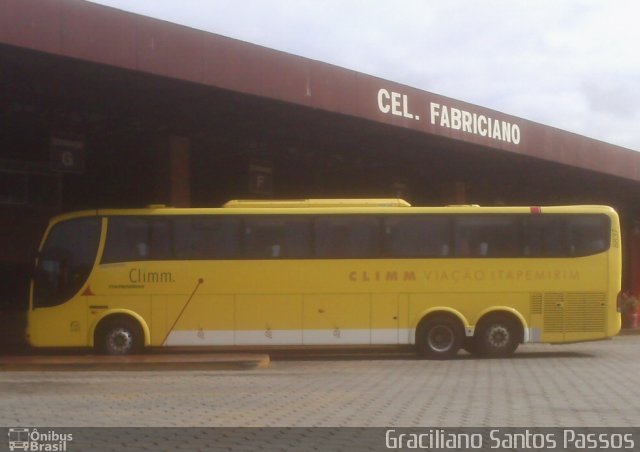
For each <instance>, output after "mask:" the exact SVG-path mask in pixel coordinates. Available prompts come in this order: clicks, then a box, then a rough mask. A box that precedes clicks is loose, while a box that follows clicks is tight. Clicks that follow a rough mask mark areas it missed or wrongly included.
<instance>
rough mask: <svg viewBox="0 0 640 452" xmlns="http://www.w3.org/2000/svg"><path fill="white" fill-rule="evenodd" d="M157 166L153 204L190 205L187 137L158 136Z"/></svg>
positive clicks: (189, 163) (189, 166)
mask: <svg viewBox="0 0 640 452" xmlns="http://www.w3.org/2000/svg"><path fill="white" fill-rule="evenodd" d="M156 155H157V159H158V160H157V167H156V181H155V196H154V202H153V203H154V204H167V205H169V206H172V207H189V206H191V142H190V140H189V138H185V137H179V136H173V135H171V136H168V137H162V138H160V140H159V142H158V146H157V147H156Z"/></svg>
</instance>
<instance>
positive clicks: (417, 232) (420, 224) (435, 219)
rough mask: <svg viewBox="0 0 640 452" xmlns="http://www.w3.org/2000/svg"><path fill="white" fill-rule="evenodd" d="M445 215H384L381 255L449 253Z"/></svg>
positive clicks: (418, 255) (432, 255)
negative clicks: (382, 252)
mask: <svg viewBox="0 0 640 452" xmlns="http://www.w3.org/2000/svg"><path fill="white" fill-rule="evenodd" d="M449 224H450V221H449V218H448V217H446V216H443V215H438V216H436V215H424V216H389V217H387V218H385V227H384V231H385V234H384V243H383V245H384V255H385V256H388V257H445V256H448V255H449V235H450V232H449V230H450V227H449Z"/></svg>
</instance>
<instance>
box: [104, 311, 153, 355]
mask: <svg viewBox="0 0 640 452" xmlns="http://www.w3.org/2000/svg"><path fill="white" fill-rule="evenodd" d="M95 348H96V351H97V352H98V353H101V354H104V355H132V354H136V353H141V352H142V350H143V348H144V342H143V338H142V330H141V328H140V326H139V325H138V323H137V322H136V321H135V320H133V319H130V318H125V317H122V318H116V319H107V320H105V321H104V323H102V324H100V325H99V326H98V329H97V331H96V337H95Z"/></svg>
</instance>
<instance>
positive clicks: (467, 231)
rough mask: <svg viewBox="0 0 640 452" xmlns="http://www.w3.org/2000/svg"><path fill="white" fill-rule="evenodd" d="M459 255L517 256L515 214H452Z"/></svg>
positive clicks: (518, 227)
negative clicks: (454, 216) (456, 215)
mask: <svg viewBox="0 0 640 452" xmlns="http://www.w3.org/2000/svg"><path fill="white" fill-rule="evenodd" d="M454 231H455V232H454V233H455V253H456V256H459V257H469V256H474V257H520V256H521V255H522V248H521V246H520V239H519V231H520V223H519V219H518V217H517V216H515V215H460V216H458V217H456V218H455V227H454Z"/></svg>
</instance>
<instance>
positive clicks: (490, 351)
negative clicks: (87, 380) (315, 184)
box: [27, 199, 621, 359]
mask: <svg viewBox="0 0 640 452" xmlns="http://www.w3.org/2000/svg"><path fill="white" fill-rule="evenodd" d="M620 279H621V245H620V226H619V221H618V216H617V214H616V212H615V211H614V210H613V209H612V208H610V207H605V206H565V207H478V206H475V205H471V206H449V207H411V206H410V205H409V204H408V203H406V202H404V201H402V200H394V199H391V200H384V199H378V200H357V199H355V200H299V201H295V200H292V201H230V202H228V203H227V204H225V205H224V206H223V207H222V208H170V207H164V206H150V207H149V208H145V209H118V210H92V211H83V212H75V213H69V214H65V215H61V216H58V217H56V218H53V219H52V221H51V222H50V225H49V227H48V229H47V231H46V232H45V235H44V238H43V240H42V243H41V246H40V251H39V256H38V258H37V261H36V268H35V272H34V278H33V280H32V284H31V296H30V309H29V316H28V319H29V322H28V331H27V334H28V338H29V341H30V343H31V344H32V345H33V346H36V347H94V348H95V350H96V351H98V352H101V353H107V354H128V353H137V352H141V351H142V350H143V349H145V348H146V347H170V346H250V347H252V348H255V347H256V346H268V347H269V346H310V345H313V346H354V345H397V346H402V345H404V346H413V347H415V349H416V350H417V352H418V353H420V354H421V355H423V356H425V357H428V358H435V359H441V358H449V357H452V356H454V355H455V354H456V353H457V352H458V350H459V349H460V348H464V349H466V350H468V351H469V352H472V353H478V354H484V355H491V356H502V355H508V354H510V353H512V352H513V351H514V350H515V349H516V348H517V347H518V344H520V343H526V342H546V343H564V342H577V341H588V340H597V339H605V338H609V337H612V336H614V335H616V334H617V333H618V332H619V330H620V314H619V312H618V309H617V296H618V294H619V292H620Z"/></svg>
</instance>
